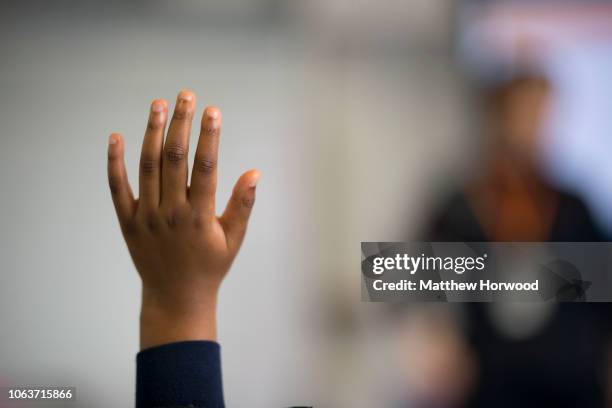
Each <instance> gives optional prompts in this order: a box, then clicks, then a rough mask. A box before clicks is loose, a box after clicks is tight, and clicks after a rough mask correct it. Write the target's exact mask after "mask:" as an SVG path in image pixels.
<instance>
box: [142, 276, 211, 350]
mask: <svg viewBox="0 0 612 408" xmlns="http://www.w3.org/2000/svg"><path fill="white" fill-rule="evenodd" d="M178 293H179V295H178V296H177V295H174V294H172V293H160V291H159V290H153V289H149V288H146V287H143V292H142V306H141V311H140V348H141V349H145V348H149V347H154V346H159V345H162V344H167V343H174V342H178V341H187V340H211V341H216V340H217V319H216V313H217V289H214V290H208V291H207V292H206V293H202V292H200V291H195V292H194V291H193V290H192V291H185V290H182V291H179V292H178Z"/></svg>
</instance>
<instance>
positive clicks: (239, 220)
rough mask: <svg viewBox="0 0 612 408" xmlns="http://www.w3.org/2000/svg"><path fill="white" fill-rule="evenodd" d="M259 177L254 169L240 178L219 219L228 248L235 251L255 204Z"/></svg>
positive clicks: (238, 246)
mask: <svg viewBox="0 0 612 408" xmlns="http://www.w3.org/2000/svg"><path fill="white" fill-rule="evenodd" d="M260 176H261V174H260V173H259V171H257V170H255V169H253V170H249V171H247V172H246V173H244V174H243V175H242V176H240V178H239V179H238V181H237V182H236V185H235V186H234V190H233V192H232V196H231V198H230V200H229V202H228V203H227V207H226V208H225V211H224V212H223V215H222V216H221V218H220V221H221V225H223V229H224V230H225V237H226V239H227V244H228V247H230V248H231V249H233V250H235V251H237V250H238V248H240V245H241V244H242V240H243V239H244V234H245V233H246V229H247V224H248V222H249V217H250V215H251V210H252V209H253V205H254V204H255V188H256V186H257V182H258V181H259V177H260Z"/></svg>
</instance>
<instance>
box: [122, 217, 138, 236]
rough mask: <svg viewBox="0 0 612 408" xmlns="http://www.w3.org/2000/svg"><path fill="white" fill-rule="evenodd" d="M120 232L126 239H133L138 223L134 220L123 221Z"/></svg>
mask: <svg viewBox="0 0 612 408" xmlns="http://www.w3.org/2000/svg"><path fill="white" fill-rule="evenodd" d="M121 231H122V232H123V235H124V236H125V237H126V238H131V237H134V236H135V235H136V234H137V233H138V223H137V222H136V220H134V219H129V220H125V221H123V222H122V223H121Z"/></svg>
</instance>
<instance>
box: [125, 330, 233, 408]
mask: <svg viewBox="0 0 612 408" xmlns="http://www.w3.org/2000/svg"><path fill="white" fill-rule="evenodd" d="M136 365H137V366H136V408H153V407H155V408H157V407H164V408H166V407H173V408H174V407H176V408H178V407H198V408H200V407H202V408H224V407H225V405H224V403H223V386H222V383H221V353H220V347H219V344H218V343H216V342H214V341H183V342H179V343H171V344H164V345H162V346H158V347H152V348H149V349H145V350H142V351H141V352H140V353H138V355H137V356H136Z"/></svg>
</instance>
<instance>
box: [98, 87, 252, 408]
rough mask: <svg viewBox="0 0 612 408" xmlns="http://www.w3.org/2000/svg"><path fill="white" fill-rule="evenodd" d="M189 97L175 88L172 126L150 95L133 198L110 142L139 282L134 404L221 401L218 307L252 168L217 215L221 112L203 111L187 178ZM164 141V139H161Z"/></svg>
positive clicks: (213, 404)
mask: <svg viewBox="0 0 612 408" xmlns="http://www.w3.org/2000/svg"><path fill="white" fill-rule="evenodd" d="M194 114H195V95H194V94H193V93H192V92H190V91H181V92H180V93H179V95H178V97H177V101H176V107H175V109H174V113H173V115H172V119H171V121H170V124H169V126H168V131H167V135H166V120H167V116H168V106H167V103H166V101H164V100H162V99H158V100H155V101H153V103H152V104H151V108H150V113H149V119H148V122H147V126H146V131H145V136H144V141H143V144H142V153H141V157H140V172H139V197H138V198H137V199H135V198H134V195H133V193H132V190H131V188H130V185H129V182H128V178H127V171H126V168H125V163H124V150H125V147H124V141H123V137H122V136H121V135H120V134H118V133H113V134H112V135H111V136H110V138H109V144H108V180H109V185H110V191H111V194H112V198H113V202H114V204H115V209H116V212H117V217H118V219H119V224H120V226H121V231H122V232H123V236H124V238H125V241H126V244H127V247H128V249H129V252H130V255H131V256H132V260H133V261H134V264H135V266H136V269H137V270H138V273H139V275H140V277H141V280H142V301H141V313H140V348H141V351H140V352H139V353H138V355H137V369H136V372H137V374H136V377H137V378H136V406H137V407H138V408H148V407H171V406H172V407H179V406H185V407H186V406H190V407H206V408H222V407H223V406H224V398H223V389H222V385H221V360H220V346H219V344H218V343H217V342H216V340H217V325H216V306H217V295H218V292H219V287H220V285H221V281H222V280H223V278H224V277H225V275H226V274H227V272H228V270H229V268H230V266H231V264H232V262H233V260H234V258H235V257H236V255H237V253H238V250H239V249H240V246H241V244H242V240H243V239H244V235H245V232H246V227H247V222H248V219H249V216H250V213H251V209H252V208H253V204H254V202H255V187H256V185H257V181H258V179H259V172H258V171H257V170H250V171H247V172H246V173H244V174H243V175H242V176H241V177H240V178H239V179H238V181H237V183H236V185H235V187H234V190H233V193H232V196H231V198H230V200H229V203H228V204H227V207H226V208H225V211H224V212H223V215H221V216H217V215H216V212H215V193H216V186H217V157H218V148H219V135H220V132H221V112H220V111H219V109H218V108H216V107H214V106H209V107H207V108H206V109H205V110H204V113H203V115H202V121H201V126H200V137H199V141H198V146H197V149H196V153H195V160H194V164H193V170H192V177H191V183H190V185H189V186H187V178H188V165H187V150H188V147H189V134H190V132H191V122H192V118H193V116H194ZM164 139H165V141H164Z"/></svg>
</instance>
